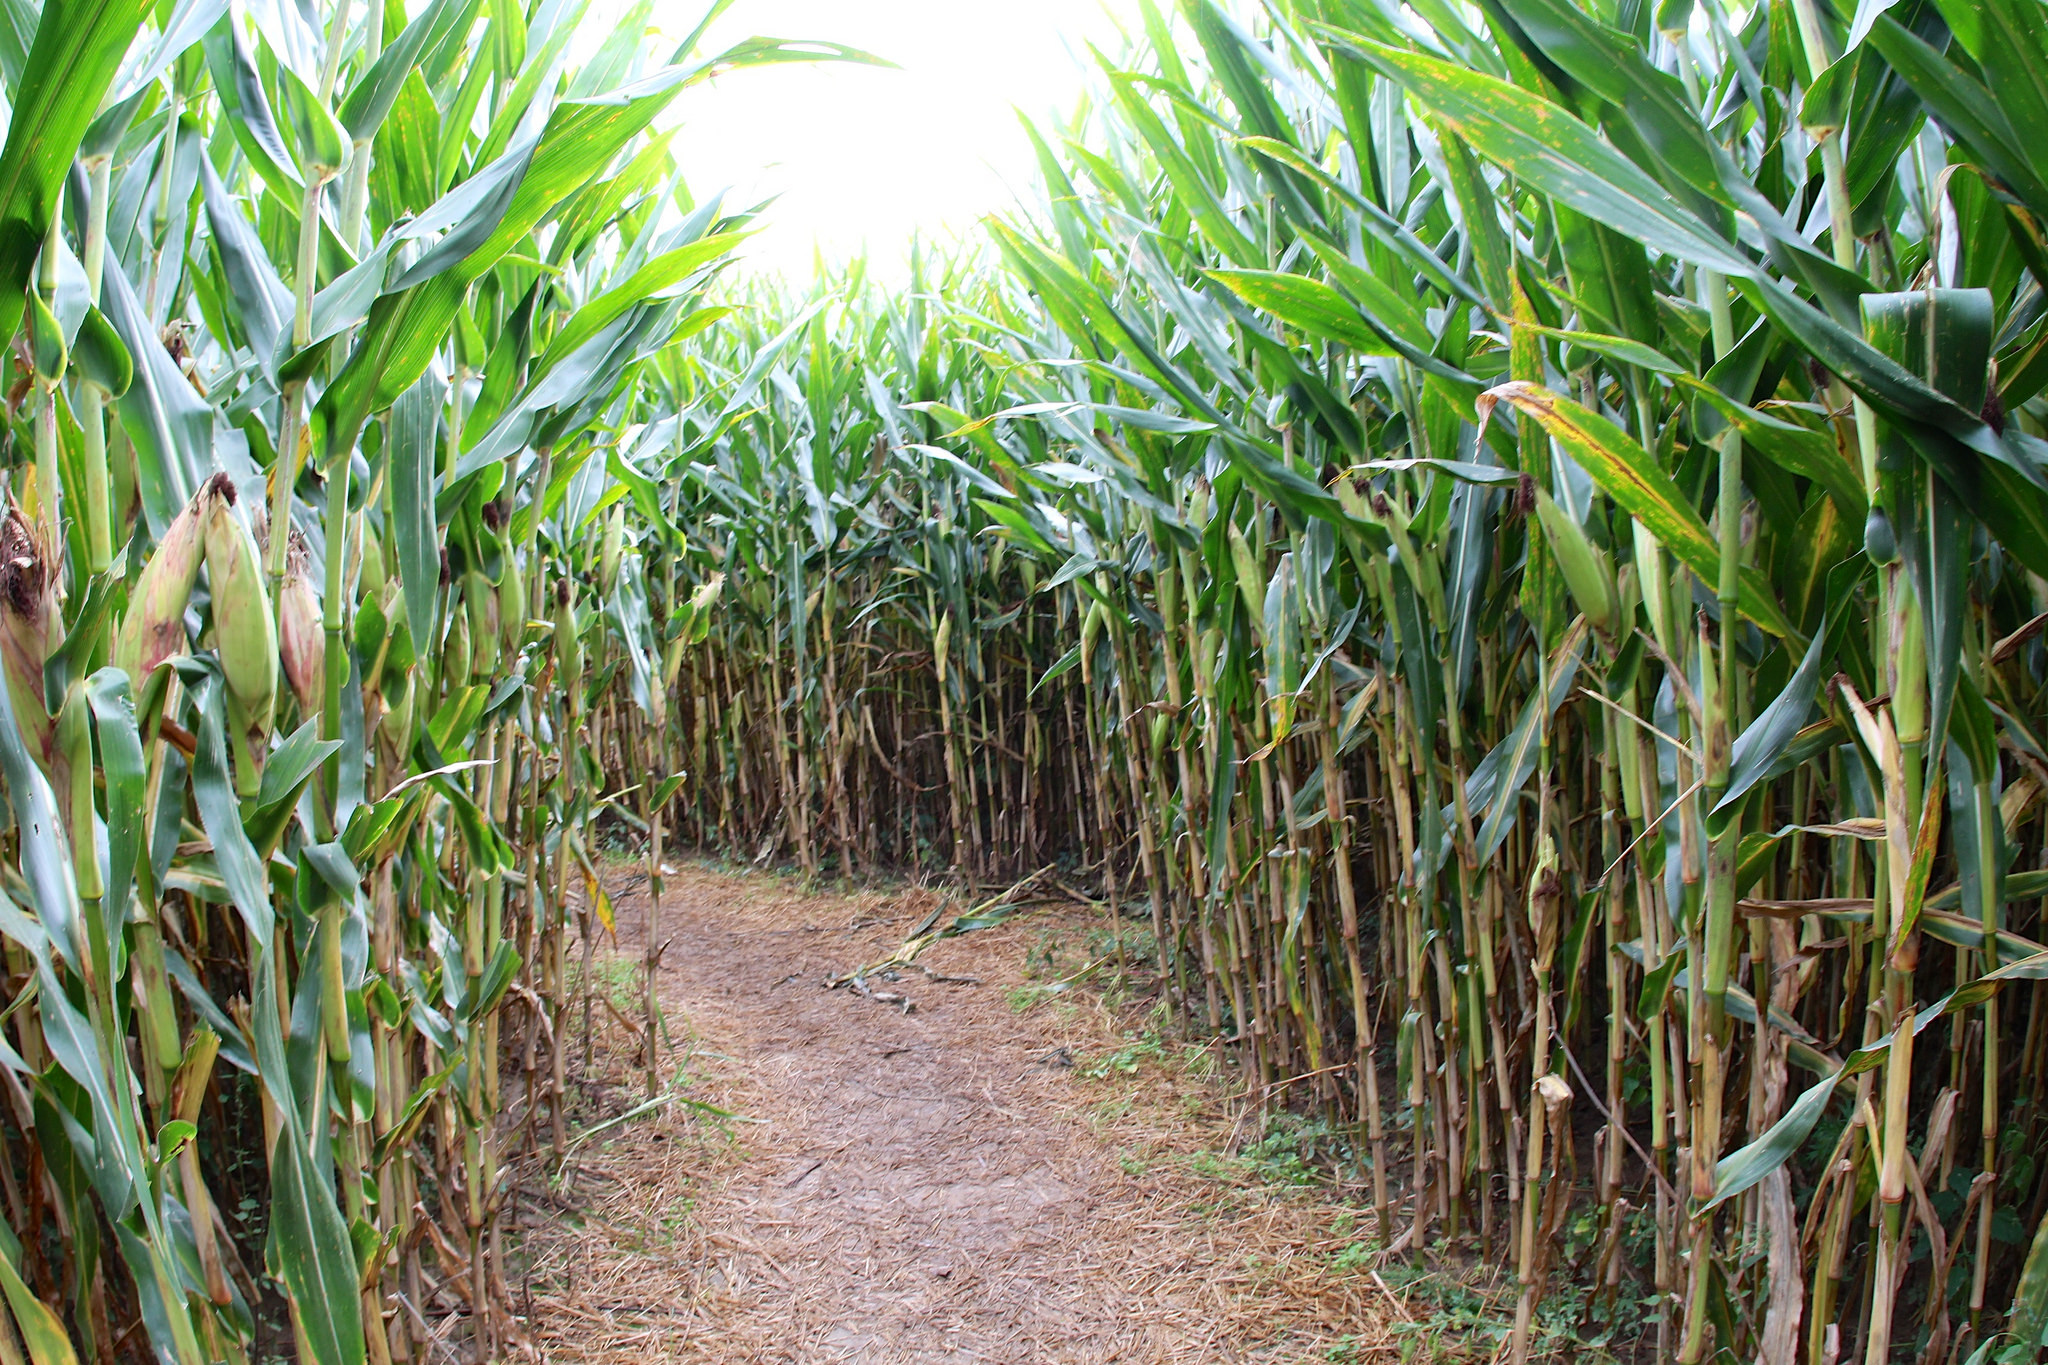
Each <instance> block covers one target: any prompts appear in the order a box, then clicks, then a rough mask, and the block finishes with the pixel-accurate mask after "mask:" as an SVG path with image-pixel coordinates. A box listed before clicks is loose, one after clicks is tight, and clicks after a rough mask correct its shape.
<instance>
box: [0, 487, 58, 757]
mask: <svg viewBox="0 0 2048 1365" xmlns="http://www.w3.org/2000/svg"><path fill="white" fill-rule="evenodd" d="M63 639H64V616H63V613H62V612H61V611H60V610H59V609H58V603H57V584H56V573H55V570H54V568H53V567H52V564H51V560H50V558H49V555H48V554H47V552H46V551H45V550H44V548H43V546H42V543H41V541H40V539H39V537H38V536H37V535H36V532H35V528H34V526H33V525H32V524H31V523H30V522H29V520H28V518H27V517H26V516H24V515H23V514H22V511H21V508H20V507H19V506H18V505H17V504H15V503H13V502H12V501H10V502H9V504H8V508H7V514H6V516H5V517H4V518H0V668H4V670H5V672H6V674H7V695H8V699H9V701H10V702H12V704H13V707H14V719H15V723H16V724H17V725H19V726H20V727H21V738H22V742H23V743H25V744H26V745H27V746H28V751H29V753H30V755H32V756H33V757H34V758H35V760H36V763H37V764H38V765H39V766H40V767H41V768H42V770H43V772H44V773H45V774H48V773H49V772H50V771H51V763H52V761H53V760H54V758H55V756H56V751H55V745H56V731H57V722H56V718H55V717H53V716H52V715H51V714H50V713H49V710H48V708H47V707H45V706H44V704H43V663H44V661H45V660H47V659H48V658H49V657H50V654H51V651H53V650H55V649H56V648H57V646H58V645H59V644H60V643H62V642H63Z"/></svg>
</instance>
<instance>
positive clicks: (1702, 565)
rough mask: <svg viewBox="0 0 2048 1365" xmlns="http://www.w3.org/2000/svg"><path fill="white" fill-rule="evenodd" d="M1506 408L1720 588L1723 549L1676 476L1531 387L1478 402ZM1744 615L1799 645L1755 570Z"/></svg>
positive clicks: (1574, 408) (1585, 414)
mask: <svg viewBox="0 0 2048 1365" xmlns="http://www.w3.org/2000/svg"><path fill="white" fill-rule="evenodd" d="M1502 400H1505V401H1507V402H1509V403H1512V404H1513V405H1514V406H1515V409H1516V410H1517V411H1519V412H1522V413H1524V414H1526V415H1528V416H1530V417H1533V418H1535V419H1536V420H1537V421H1538V422H1539V423H1541V424H1542V426H1543V429H1544V430H1545V431H1546V432H1548V433H1549V434H1550V436H1551V437H1552V439H1554V440H1555V441H1557V443H1558V444H1559V445H1561V446H1563V447H1564V448H1565V449H1566V450H1567V451H1569V452H1570V454H1571V456H1572V458H1573V459H1575V460H1577V461H1578V462H1579V464H1580V466H1581V467H1582V468H1584V469H1585V471H1586V472H1587V473H1588V474H1591V475H1592V476H1593V480H1594V482H1596V483H1598V484H1599V485H1600V487H1601V489H1602V490H1604V491H1605V492H1606V494H1607V496H1609V497H1611V498H1613V499H1614V500H1615V502H1617V503H1619V504H1620V505H1621V506H1622V507H1623V508H1624V509H1626V510H1627V511H1628V513H1629V514H1630V515H1631V516H1634V517H1635V518H1636V519H1637V520H1639V521H1641V522H1642V523H1643V525H1644V526H1645V527H1647V528H1648V529H1649V530H1650V532H1651V534H1653V535H1655V536H1656V537H1657V540H1658V543H1659V544H1661V545H1663V546H1664V548H1665V549H1667V550H1669V551H1670V552H1671V553H1672V554H1674V555H1676V556H1677V557H1678V559H1679V561H1680V562H1681V563H1683V564H1685V565H1686V567H1688V568H1690V569H1691V570H1692V571H1693V572H1694V573H1696V574H1698V575H1699V576H1700V579H1701V580H1702V581H1703V582H1708V583H1711V582H1713V581H1714V580H1715V578H1716V576H1717V575H1718V574H1719V572H1720V548H1719V546H1718V545H1717V544H1716V543H1715V541H1714V537H1713V535H1712V534H1711V533H1710V532H1709V531H1708V530H1707V524H1706V522H1704V521H1702V520H1701V519H1700V514H1699V513H1698V512H1697V511H1695V510H1694V509H1693V507H1692V505H1691V504H1689V503H1687V502H1686V501H1685V500H1684V499H1683V498H1682V497H1681V496H1680V495H1679V492H1678V488H1677V486H1676V485H1675V484H1673V483H1672V482H1671V476H1670V475H1668V474H1666V473H1665V472H1664V471H1663V470H1661V469H1659V468H1658V467H1657V466H1656V464H1655V463H1654V462H1652V461H1651V459H1650V457H1649V456H1648V454H1646V453H1645V452H1644V450H1643V448H1642V447H1641V446H1639V445H1637V444H1636V443H1635V441H1634V440H1633V439H1631V438H1630V437H1629V435H1628V433H1627V432H1625V431H1623V430H1622V429H1621V428H1619V427H1617V426H1615V425H1614V424H1613V423H1612V422H1610V421H1608V420H1607V419H1606V418H1604V417H1602V416H1600V415H1599V414H1598V413H1594V412H1589V411H1587V410H1586V409H1585V408H1583V407H1580V406H1579V405H1578V404H1577V403H1574V402H1572V401H1571V400H1570V399H1568V398H1561V397H1559V396H1558V395H1556V394H1554V393H1551V392H1550V391H1549V390H1547V389H1543V388H1540V387H1538V386H1536V385H1534V384H1525V383H1509V384H1503V385H1501V386H1500V387H1498V388H1495V389H1491V390H1489V391H1488V392H1487V393H1486V394H1484V395H1482V396H1481V399H1480V401H1481V403H1482V405H1483V411H1487V412H1490V411H1491V409H1492V407H1493V404H1494V403H1495V402H1499V401H1502ZM1741 607H1742V613H1743V615H1745V616H1747V617H1749V619H1750V620H1752V621H1755V622H1756V623H1757V624H1758V625H1759V626H1762V627H1763V628H1764V629H1765V630H1767V631H1769V632H1770V633H1771V634H1773V635H1775V636H1777V637H1779V638H1780V639H1785V640H1791V639H1797V638H1798V636H1799V632H1798V631H1797V630H1796V629H1794V628H1793V626H1792V623H1791V622H1789V621H1787V620H1786V619H1785V614H1784V612H1783V611H1782V610H1781V609H1780V608H1779V606H1778V604H1777V600H1776V598H1775V596H1774V595H1773V593H1772V592H1771V587H1770V582H1769V580H1768V579H1766V578H1765V577H1764V576H1763V574H1762V573H1761V571H1759V570H1758V569H1756V568H1755V567H1754V566H1745V567H1744V569H1743V573H1742V597H1741Z"/></svg>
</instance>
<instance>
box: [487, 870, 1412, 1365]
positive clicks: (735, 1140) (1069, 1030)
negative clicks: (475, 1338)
mask: <svg viewBox="0 0 2048 1365" xmlns="http://www.w3.org/2000/svg"><path fill="white" fill-rule="evenodd" d="M619 879H620V880H621V882H623V881H624V880H625V877H624V874H621V875H620V878H619ZM619 899H620V902H621V911H620V913H621V922H620V924H619V940H618V942H619V952H618V954H617V955H615V956H611V957H600V959H599V964H600V968H601V970H605V971H610V972H613V973H615V974H616V975H617V979H618V981H619V983H620V994H621V996H622V997H623V996H624V994H625V992H626V989H627V987H626V984H625V983H626V982H627V981H628V979H629V975H628V970H627V964H628V962H629V961H637V958H638V956H639V955H638V953H637V952H635V951H634V949H636V948H637V947H638V946H639V923H640V920H639V915H638V910H639V906H640V901H639V897H638V895H637V894H634V895H626V896H621V897H620V898H619ZM663 899H664V905H663V922H664V924H665V925H666V926H672V932H673V935H674V937H673V943H672V946H671V947H670V949H669V951H668V953H667V955H666V958H665V965H664V968H663V975H664V981H663V998H664V1001H665V1002H666V1009H667V1014H668V1028H669V1030H670V1031H671V1034H672V1037H673V1039H674V1045H675V1048H676V1054H675V1056H674V1058H673V1060H674V1062H675V1063H676V1065H677V1066H678V1067H680V1069H681V1071H682V1072H683V1074H684V1076H685V1077H686V1080H687V1084H686V1086H684V1087H683V1088H682V1089H681V1090H680V1094H681V1095H683V1096H685V1097H687V1100H688V1101H692V1102H695V1103H696V1104H709V1105H712V1106H716V1107H717V1108H718V1109H721V1110H724V1111H726V1113H727V1114H730V1115H731V1116H732V1117H731V1118H721V1117H719V1116H718V1115H716V1114H713V1113H711V1112H709V1111H707V1110H704V1109H700V1108H696V1107H694V1105H693V1104H689V1103H683V1102H676V1103H671V1104H670V1105H668V1106H667V1107H665V1108H663V1109H661V1110H659V1111H656V1112H655V1113H653V1114H650V1115H647V1116H644V1117H642V1118H639V1119H635V1120H632V1121H628V1122H624V1123H620V1124H617V1125H615V1126H614V1127H612V1128H610V1129H607V1130H605V1131H604V1132H603V1133H601V1134H598V1135H595V1136H593V1137H592V1138H591V1139H590V1140H588V1141H587V1142H585V1143H583V1144H581V1145H580V1146H578V1147H577V1148H576V1149H575V1151H574V1153H573V1155H572V1158H571V1160H570V1161H569V1163H568V1164H567V1167H566V1169H565V1172H564V1174H563V1176H562V1177H561V1178H560V1180H559V1181H558V1182H557V1187H556V1189H555V1191H554V1192H553V1194H552V1195H551V1196H550V1197H549V1199H548V1201H547V1202H546V1203H545V1204H540V1203H536V1204H535V1207H537V1208H544V1209H546V1210H547V1211H545V1212H542V1213H540V1214H538V1215H534V1216H529V1217H528V1218H526V1219H524V1220H523V1221H524V1223H525V1224H526V1226H525V1227H524V1229H523V1235H524V1237H525V1239H526V1247H527V1253H528V1257H527V1259H528V1262H529V1263H528V1266H527V1268H526V1272H525V1273H526V1276H527V1285H526V1288H525V1290H524V1297H525V1299H526V1301H527V1302H528V1303H529V1304H530V1310H529V1311H530V1318H529V1322H530V1325H531V1327H532V1330H533V1331H534V1333H535V1337H536V1340H537V1341H538V1343H539V1345H540V1348H541V1350H542V1351H543V1352H544V1353H545V1355H546V1357H547V1358H548V1359H551V1360H559V1361H588V1362H613V1361H627V1360H634V1361H645V1360H693V1361H705V1360H716V1361H792V1362H810V1361H858V1362H863V1363H864V1365H880V1363H881V1362H895V1361H963V1362H964V1361H1020V1362H1021V1361H1047V1362H1065V1361H1071V1362H1097V1361H1103V1362H1106V1361H1130V1362H1150V1361H1160V1362H1168V1361H1173V1362H1178V1361H1237V1360H1247V1361H1249V1360H1288V1361H1293V1360H1300V1359H1303V1358H1305V1357H1309V1356H1319V1355H1321V1354H1322V1353H1324V1352H1326V1351H1328V1350H1330V1348H1332V1347H1333V1346H1336V1345H1337V1344H1338V1343H1340V1342H1342V1343H1345V1344H1344V1346H1343V1350H1344V1351H1345V1352H1347V1353H1349V1355H1350V1356H1351V1358H1362V1357H1364V1356H1365V1355H1368V1354H1382V1353H1383V1354H1385V1355H1388V1356H1391V1355H1392V1347H1391V1345H1390V1344H1389V1342H1388V1340H1387V1337H1386V1335H1385V1333H1384V1331H1383V1328H1382V1322H1381V1319H1382V1315H1383V1314H1384V1313H1385V1312H1386V1311H1387V1301H1386V1299H1385V1298H1384V1296H1383V1295H1381V1293H1380V1291H1379V1290H1377V1289H1376V1288H1375V1286H1374V1283H1373V1280H1372V1279H1371V1278H1370V1277H1369V1276H1367V1275H1364V1274H1361V1273H1359V1272H1357V1271H1345V1270H1339V1269H1336V1268H1334V1267H1333V1266H1332V1260H1333V1258H1335V1257H1336V1256H1337V1255H1338V1254H1339V1253H1340V1252H1342V1251H1343V1249H1344V1248H1345V1247H1346V1246H1348V1245H1351V1244H1352V1242H1353V1241H1354V1239H1355V1238H1357V1237H1362V1236H1363V1235H1364V1229H1363V1227H1358V1228H1356V1229H1355V1230H1354V1231H1351V1232H1350V1233H1349V1235H1346V1234H1344V1233H1341V1232H1339V1231H1338V1229H1344V1228H1347V1227H1349V1226H1350V1215H1349V1214H1348V1213H1347V1212H1345V1211H1342V1210H1337V1209H1333V1208H1330V1207H1325V1206H1323V1205H1322V1204H1320V1203H1319V1202H1318V1201H1317V1200H1316V1199H1314V1198H1312V1197H1309V1196H1308V1195H1306V1194H1304V1193H1301V1192H1297V1191H1280V1190H1275V1189H1273V1188H1271V1187H1269V1186H1265V1185H1263V1184H1260V1183H1258V1182H1255V1181H1234V1180H1231V1179H1228V1178H1218V1176H1219V1175H1221V1174H1224V1173H1226V1172H1227V1170H1228V1168H1227V1166H1218V1165H1216V1164H1214V1163H1211V1164H1210V1166H1209V1167H1208V1169H1210V1170H1211V1172H1212V1174H1211V1175H1209V1176H1203V1175H1197V1174H1195V1173H1194V1172H1193V1171H1192V1170H1191V1166H1192V1165H1193V1164H1195V1163H1196V1162H1197V1160H1198V1158H1199V1155H1200V1154H1201V1153H1203V1152H1214V1151H1216V1150H1217V1149H1221V1148H1224V1147H1227V1146H1228V1145H1229V1144H1230V1142H1231V1140H1232V1138H1233V1135H1234V1134H1241V1133H1242V1131H1243V1129H1244V1127H1245V1123H1244V1120H1243V1117H1242V1106H1241V1105H1239V1104H1238V1103H1236V1102H1235V1101H1234V1100H1233V1097H1232V1096H1231V1094H1230V1092H1229V1090H1228V1088H1227V1086H1226V1085H1225V1084H1224V1082H1223V1081H1221V1080H1220V1079H1217V1078H1214V1077H1211V1076H1207V1075H1204V1074H1202V1071H1203V1068H1202V1067H1201V1066H1200V1065H1199V1062H1200V1060H1201V1058H1199V1057H1198V1056H1195V1054H1193V1053H1192V1052H1190V1053H1184V1054H1180V1055H1179V1056H1178V1057H1176V1056H1174V1055H1173V1054H1172V1053H1171V1050H1170V1049H1169V1050H1168V1052H1167V1054H1166V1055H1165V1056H1163V1057H1160V1058H1156V1059H1151V1060H1146V1061H1144V1062H1142V1063H1141V1062H1139V1061H1138V1060H1136V1059H1135V1058H1134V1057H1133V1048H1132V1035H1131V1034H1130V1033H1129V1032H1127V1028H1128V1026H1129V1024H1130V1020H1129V1019H1128V1018H1127V1017H1124V1016H1120V1015H1119V1014H1117V1013H1115V1012H1112V1011H1110V1010H1109V1009H1107V1008H1105V1007H1104V1006H1103V1005H1102V1004H1101V1003H1100V1001H1099V1000H1098V999H1096V998H1095V997H1094V996H1092V995H1084V993H1082V992H1078V991H1070V992H1066V993H1059V992H1054V993H1053V994H1052V997H1051V998H1049V999H1047V1000H1045V1001H1044V1002H1042V1003H1038V1004H1036V1005H1033V1006H1031V1007H1029V1008H1026V1009H1021V1010H1020V1009H1019V1008H1018V1006H1019V1005H1020V1004H1022V1003H1023V1002H1024V998H1025V997H1024V995H1023V994H1021V992H1028V991H1030V990H1031V989H1032V987H1033V983H1032V982H1030V981H1029V980H1027V978H1026V976H1025V970H1026V958H1027V955H1028V954H1030V953H1031V952H1032V951H1033V949H1034V947H1035V946H1038V947H1042V946H1043V945H1044V944H1045V943H1046V942H1047V941H1048V940H1054V941H1057V940H1059V939H1060V938H1061V937H1062V936H1064V938H1065V940H1066V941H1068V942H1071V943H1080V942H1085V940H1086V938H1087V936H1088V934H1089V933H1090V931H1091V930H1092V929H1096V928H1099V927H1100V924H1101V921H1100V917H1099V916H1091V915H1090V914H1089V913H1088V912H1087V911H1085V910H1083V909H1081V908H1080V907H1076V906H1072V905H1068V906H1064V907H1062V906H1044V907H1040V908H1037V909H1035V910H1032V911H1030V912H1028V913H1025V914H1022V915H1019V916H1018V917H1016V918H1015V919H1013V920H1012V921H1010V922H1009V923H1006V924H1003V925H1001V926H998V927H995V928H991V929H986V930H981V931H977V932H975V933H973V934H969V935H966V936H964V937H961V938H956V939H951V940H947V941H945V942H943V943H940V944H938V945H936V946H935V947H933V948H931V949H930V950H929V951H928V952H927V953H925V954H924V955H923V956H922V957H921V958H920V959H919V967H918V968H916V969H912V970H909V971H907V972H904V973H901V974H900V979H899V980H898V981H895V982H886V981H884V980H882V979H879V978H878V979H876V980H875V981H874V982H872V983H871V984H872V987H873V989H874V991H875V992H876V994H877V995H879V996H882V997H887V996H890V995H898V994H900V995H902V996H904V997H907V999H908V1001H909V1003H910V1004H911V1005H912V1007H913V1008H912V1009H911V1010H909V1011H908V1012H905V1011H904V1010H903V1009H902V1008H901V1006H900V1005H898V1004H895V1003H891V1002H889V1001H887V1000H886V998H884V999H875V998H862V997H861V996H859V995H857V994H855V993H854V992H852V991H851V990H827V989H821V985H820V983H821V982H822V981H823V980H825V979H826V978H828V977H832V976H837V975H840V974H842V973H845V972H846V971H848V970H850V969H852V968H854V967H856V966H859V965H861V964H863V963H866V962H874V961H878V960H880V959H883V958H886V957H888V956H889V955H890V954H891V953H892V952H894V951H895V950H896V949H897V948H898V947H900V946H901V944H902V942H903V939H904V936H905V934H906V932H907V931H908V930H909V929H911V928H912V927H913V926H914V925H915V924H916V923H917V922H919V921H921V920H923V919H924V918H925V917H926V916H927V915H928V914H929V913H930V912H931V911H932V910H933V909H935V908H937V901H936V899H935V895H934V893H933V892H930V891H927V890H921V889H908V890H905V891H902V892H897V893H883V892H864V893H860V894H855V895H827V894H811V893H807V892H803V891H801V890H799V889H798V888H797V887H796V886H795V885H794V884H792V883H788V882H783V881H777V880H774V879H770V878H765V877H758V876H744V877H742V876H730V875H724V874H719V873H715V872H710V871H705V870H701V869H688V870H685V871H684V872H683V873H682V874H681V875H680V876H678V877H675V878H673V879H671V880H670V882H669V885H668V889H667V892H666V894H665V895H664V898H663ZM935 978H955V979H954V980H940V979H935ZM958 978H970V979H971V983H970V982H969V981H963V980H959V979H958ZM1037 984H1038V985H1039V986H1040V987H1042V986H1043V985H1045V984H1048V983H1045V982H1040V983H1037ZM597 1019H598V1021H599V1026H598V1028H597V1029H596V1033H595V1038H594V1051H593V1061H592V1067H591V1072H590V1074H589V1075H588V1076H587V1077H585V1078H584V1081H585V1084H584V1087H583V1089H584V1094H585V1097H586V1103H587V1104H589V1105H590V1106H591V1108H590V1114H589V1116H587V1117H586V1122H588V1121H591V1120H592V1119H593V1118H595V1117H596V1116H598V1115H600V1114H602V1113H611V1114H617V1113H621V1112H624V1111H626V1110H628V1109H630V1108H631V1107H632V1106H633V1105H634V1104H636V1103H638V1102H639V1100H640V1099H641V1096H640V1094H639V1093H638V1091H637V1089H636V1086H637V1077H638V1074H639V1073H638V1070H637V1066H638V1059H637V1054H638V1050H639V1041H638V1037H637V1034H636V1033H634V1032H632V1031H630V1028H629V1026H627V1025H626V1024H625V1023H624V1022H623V1017H622V1016H617V1015H614V1014H612V1013H611V1012H610V1011H608V1010H605V1009H603V1008H602V1007H600V1009H599V1010H598V1012H597ZM578 1045H580V1037H577V1038H576V1039H575V1042H574V1043H572V1055H573V1054H574V1052H575V1050H576V1047H577V1046H578ZM1104 1058H1122V1059H1124V1060H1125V1065H1127V1066H1132V1067H1136V1068H1137V1070H1136V1071H1134V1072H1131V1073H1129V1074H1126V1072H1125V1071H1124V1070H1123V1069H1121V1068H1120V1067H1117V1066H1113V1065H1105V1064H1103V1062H1102V1060H1101V1059H1104ZM1190 1058H1193V1059H1194V1060H1195V1061H1196V1063H1197V1064H1196V1065H1192V1066H1190V1065H1188V1064H1187V1062H1188V1061H1189V1059H1190ZM1091 1059H1092V1060H1093V1064H1092V1065H1091ZM1077 1063H1078V1065H1077ZM1104 1073H1106V1074H1104ZM515 1292H517V1291H515Z"/></svg>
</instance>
